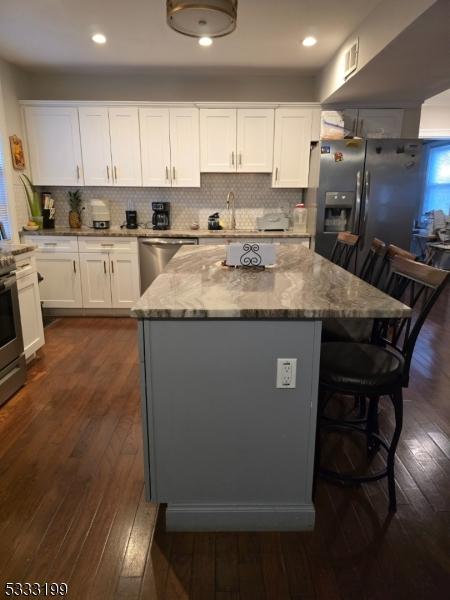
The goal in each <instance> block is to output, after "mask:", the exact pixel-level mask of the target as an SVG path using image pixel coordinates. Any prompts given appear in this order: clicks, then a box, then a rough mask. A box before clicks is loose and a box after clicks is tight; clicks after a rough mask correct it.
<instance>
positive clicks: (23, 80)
mask: <svg viewBox="0 0 450 600" xmlns="http://www.w3.org/2000/svg"><path fill="white" fill-rule="evenodd" d="M28 86H29V79H28V75H27V73H26V72H25V71H22V70H21V69H19V68H17V67H15V66H13V65H11V64H9V63H7V62H5V61H4V60H2V59H0V129H1V131H2V133H3V142H4V153H5V159H6V160H5V162H6V167H7V189H8V196H9V197H10V198H11V199H12V202H11V203H10V220H11V226H12V229H13V235H14V237H17V225H16V224H17V223H23V222H24V219H25V221H26V216H27V212H26V204H25V202H26V200H25V195H24V190H23V187H22V184H21V183H20V180H19V173H20V172H19V171H14V169H13V168H12V161H11V153H10V149H9V136H10V135H14V134H15V135H17V136H19V137H20V138H21V139H22V141H23V140H24V139H25V135H24V131H23V129H22V120H21V111H20V107H19V100H20V99H22V98H24V97H26V96H27V95H28V93H29V87H28ZM25 159H26V162H27V164H28V157H27V156H25ZM25 172H27V171H25Z"/></svg>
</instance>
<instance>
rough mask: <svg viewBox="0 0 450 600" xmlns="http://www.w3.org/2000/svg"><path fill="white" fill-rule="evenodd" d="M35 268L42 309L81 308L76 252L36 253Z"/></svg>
mask: <svg viewBox="0 0 450 600" xmlns="http://www.w3.org/2000/svg"><path fill="white" fill-rule="evenodd" d="M36 268H37V270H38V271H39V273H40V274H41V275H42V276H43V278H44V280H43V281H41V284H40V292H41V300H42V301H43V302H44V308H81V307H82V298H81V276H80V265H79V259H78V252H58V251H56V252H37V253H36Z"/></svg>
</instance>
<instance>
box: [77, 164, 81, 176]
mask: <svg viewBox="0 0 450 600" xmlns="http://www.w3.org/2000/svg"><path fill="white" fill-rule="evenodd" d="M77 179H78V180H79V179H80V167H79V166H78V165H77Z"/></svg>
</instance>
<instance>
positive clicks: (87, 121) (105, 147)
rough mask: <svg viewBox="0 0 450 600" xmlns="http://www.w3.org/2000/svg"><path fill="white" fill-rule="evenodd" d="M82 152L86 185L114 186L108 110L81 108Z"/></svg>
mask: <svg viewBox="0 0 450 600" xmlns="http://www.w3.org/2000/svg"><path fill="white" fill-rule="evenodd" d="M78 114H79V117H80V134H81V151H82V154H83V171H84V183H85V185H113V180H112V174H113V171H112V162H111V140H110V137H109V115H108V109H107V108H105V107H102V106H81V107H80V108H79V109H78Z"/></svg>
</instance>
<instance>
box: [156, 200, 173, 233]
mask: <svg viewBox="0 0 450 600" xmlns="http://www.w3.org/2000/svg"><path fill="white" fill-rule="evenodd" d="M152 209H153V216H152V225H153V229H169V228H170V202H152Z"/></svg>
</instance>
